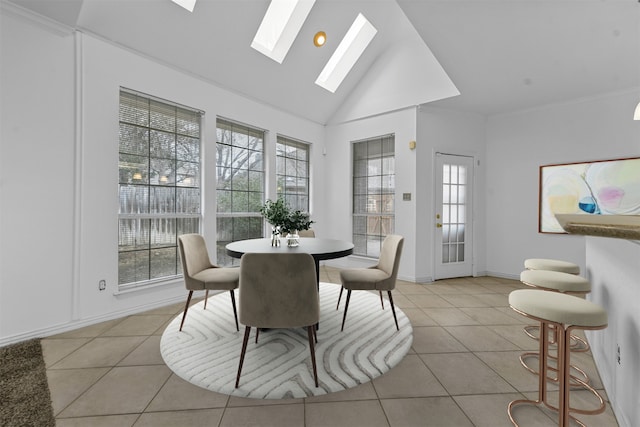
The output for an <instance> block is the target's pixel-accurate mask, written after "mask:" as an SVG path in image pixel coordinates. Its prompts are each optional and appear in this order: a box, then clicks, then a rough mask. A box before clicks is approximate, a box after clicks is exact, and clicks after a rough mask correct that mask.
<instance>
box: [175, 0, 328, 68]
mask: <svg viewBox="0 0 640 427" xmlns="http://www.w3.org/2000/svg"><path fill="white" fill-rule="evenodd" d="M174 1H175V0H174ZM314 3H315V0H271V4H269V8H268V9H267V13H265V15H264V18H262V23H261V24H260V28H258V32H257V33H256V36H255V37H254V38H253V42H251V47H252V48H254V49H255V50H257V51H258V52H260V53H262V54H264V55H266V56H268V57H269V58H271V59H273V60H274V61H276V62H277V63H279V64H282V61H284V57H285V56H287V52H289V49H290V48H291V45H292V44H293V41H294V40H295V39H296V37H297V36H298V32H299V31H300V28H302V24H303V23H304V21H305V20H306V19H307V16H308V15H309V12H310V11H311V8H312V7H313V4H314Z"/></svg>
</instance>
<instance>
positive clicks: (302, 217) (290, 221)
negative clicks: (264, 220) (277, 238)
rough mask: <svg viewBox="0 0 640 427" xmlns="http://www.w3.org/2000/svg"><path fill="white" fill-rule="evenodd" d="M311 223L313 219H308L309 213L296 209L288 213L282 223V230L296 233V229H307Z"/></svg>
mask: <svg viewBox="0 0 640 427" xmlns="http://www.w3.org/2000/svg"><path fill="white" fill-rule="evenodd" d="M311 224H313V221H311V220H310V219H309V214H307V213H304V212H302V211H299V210H297V211H293V212H290V213H289V215H288V216H287V218H286V219H285V221H284V224H283V225H282V231H284V232H287V233H294V234H297V233H296V232H297V231H300V230H308V229H309V227H310V226H311Z"/></svg>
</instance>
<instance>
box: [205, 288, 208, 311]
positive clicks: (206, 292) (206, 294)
mask: <svg viewBox="0 0 640 427" xmlns="http://www.w3.org/2000/svg"><path fill="white" fill-rule="evenodd" d="M207 301H209V289H207V290H206V291H204V309H205V310H206V309H207Z"/></svg>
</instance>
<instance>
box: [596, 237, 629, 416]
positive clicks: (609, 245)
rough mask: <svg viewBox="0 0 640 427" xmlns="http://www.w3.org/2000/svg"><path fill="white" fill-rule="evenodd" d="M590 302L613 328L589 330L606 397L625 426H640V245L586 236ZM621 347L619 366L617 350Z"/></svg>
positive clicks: (627, 241)
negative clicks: (601, 308) (600, 307)
mask: <svg viewBox="0 0 640 427" xmlns="http://www.w3.org/2000/svg"><path fill="white" fill-rule="evenodd" d="M585 239H586V262H587V271H588V273H587V274H588V277H589V280H590V281H591V286H592V289H591V293H590V294H589V297H588V298H589V299H590V300H592V301H593V302H595V303H596V304H599V305H600V306H602V307H603V308H604V309H605V310H607V313H608V316H609V325H608V326H607V328H606V329H604V330H600V331H587V332H586V334H587V338H588V339H589V343H590V344H591V352H592V353H593V358H594V360H595V361H596V365H597V366H598V372H599V373H600V378H601V379H602V383H603V384H604V386H605V389H606V391H607V397H608V398H609V401H610V402H611V405H612V407H613V410H614V412H615V414H616V417H617V418H618V423H619V424H620V426H622V427H625V426H627V427H631V426H638V425H640V381H638V379H640V358H639V357H638V356H639V355H640V311H639V310H638V301H640V282H639V281H638V278H639V277H640V263H639V262H638V261H640V241H637V240H636V241H631V240H623V239H612V238H601V237H591V236H588V237H586V238H585ZM618 346H619V347H620V363H618V361H617V348H618Z"/></svg>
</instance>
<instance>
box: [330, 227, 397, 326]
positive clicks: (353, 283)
mask: <svg viewBox="0 0 640 427" xmlns="http://www.w3.org/2000/svg"><path fill="white" fill-rule="evenodd" d="M403 243H404V237H402V236H398V235H395V234H389V235H387V237H385V239H384V241H383V242H382V249H381V250H380V258H379V259H378V263H377V264H376V265H374V266H372V267H369V268H347V269H344V270H341V271H340V281H341V282H342V288H341V289H340V295H339V296H338V307H339V306H340V298H342V291H343V290H344V289H346V290H347V301H346V303H345V306H344V315H343V317H342V329H341V330H344V322H345V320H346V319H347V309H348V308H349V299H350V298H351V291H353V290H358V291H359V290H369V291H378V293H379V294H380V301H382V291H387V294H388V295H389V302H390V303H391V311H392V312H393V319H394V320H395V322H396V329H397V330H400V327H399V326H398V318H397V317H396V309H395V307H394V305H393V297H392V296H391V291H392V290H393V289H395V287H396V278H397V277H398V266H399V265H400V256H401V255H402V245H403ZM338 307H336V310H337V309H338ZM382 308H383V309H384V303H383V305H382Z"/></svg>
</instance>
